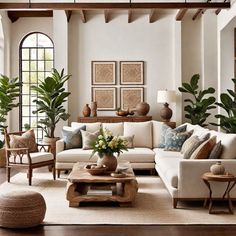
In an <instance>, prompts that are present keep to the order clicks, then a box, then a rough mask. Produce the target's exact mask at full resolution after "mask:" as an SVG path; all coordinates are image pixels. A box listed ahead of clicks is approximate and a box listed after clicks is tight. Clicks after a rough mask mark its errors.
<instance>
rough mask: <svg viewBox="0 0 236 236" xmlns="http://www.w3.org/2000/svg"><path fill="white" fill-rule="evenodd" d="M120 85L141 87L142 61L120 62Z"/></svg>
mask: <svg viewBox="0 0 236 236" xmlns="http://www.w3.org/2000/svg"><path fill="white" fill-rule="evenodd" d="M120 84H122V85H132V84H133V85H134V84H135V85H139V84H140V85H143V84H144V61H120Z"/></svg>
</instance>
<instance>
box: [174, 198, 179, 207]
mask: <svg viewBox="0 0 236 236" xmlns="http://www.w3.org/2000/svg"><path fill="white" fill-rule="evenodd" d="M177 204H178V198H173V208H174V209H176V208H177Z"/></svg>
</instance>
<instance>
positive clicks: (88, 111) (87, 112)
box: [83, 104, 91, 117]
mask: <svg viewBox="0 0 236 236" xmlns="http://www.w3.org/2000/svg"><path fill="white" fill-rule="evenodd" d="M90 114H91V109H90V107H89V105H88V104H86V105H85V107H84V108H83V116H84V117H89V116H90Z"/></svg>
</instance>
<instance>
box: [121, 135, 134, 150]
mask: <svg viewBox="0 0 236 236" xmlns="http://www.w3.org/2000/svg"><path fill="white" fill-rule="evenodd" d="M120 137H121V138H123V139H125V140H127V148H134V135H132V136H120Z"/></svg>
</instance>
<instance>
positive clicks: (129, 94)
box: [120, 87, 144, 110]
mask: <svg viewBox="0 0 236 236" xmlns="http://www.w3.org/2000/svg"><path fill="white" fill-rule="evenodd" d="M143 99H144V88H143V87H139V88H137V87H136V88H129V87H121V88H120V106H121V109H122V110H126V109H128V108H129V109H131V110H132V109H135V108H136V106H137V104H138V103H140V102H143Z"/></svg>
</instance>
